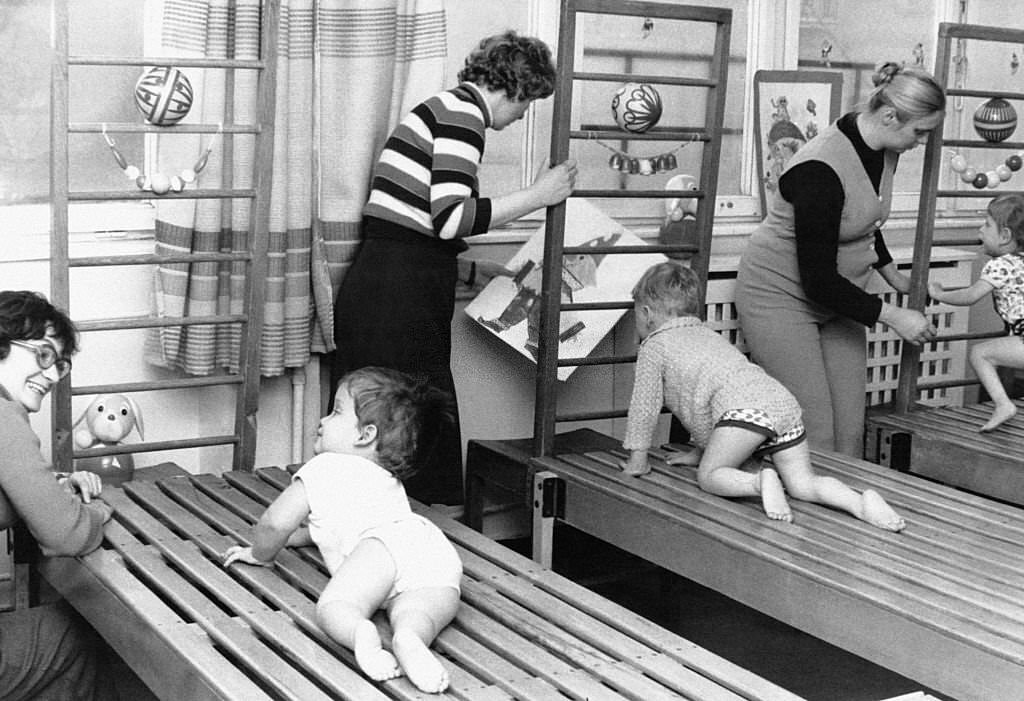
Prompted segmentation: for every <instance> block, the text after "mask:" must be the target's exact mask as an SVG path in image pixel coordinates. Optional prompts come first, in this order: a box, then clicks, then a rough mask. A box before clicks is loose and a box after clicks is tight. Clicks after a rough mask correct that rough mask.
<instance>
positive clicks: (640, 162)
mask: <svg viewBox="0 0 1024 701" xmlns="http://www.w3.org/2000/svg"><path fill="white" fill-rule="evenodd" d="M590 138H591V139H592V140H593V141H595V142H596V143H597V145H598V146H601V147H603V148H606V149H608V150H609V151H611V152H612V155H611V157H610V158H609V159H608V167H609V168H611V169H612V170H617V171H619V172H621V173H626V174H628V175H655V174H657V173H665V172H668V171H670V170H675V169H676V168H678V167H679V162H678V160H677V159H676V153H678V152H679V151H681V150H682V149H684V148H686V147H687V146H688V145H689V144H690V143H692V142H693V141H697V140H698V138H699V137H698V136H697V135H696V134H694V136H693V139H691V141H688V142H685V143H682V144H679V145H678V146H676V147H675V148H674V149H672V150H671V151H666V152H665V153H660V154H658V155H657V156H649V157H639V158H638V157H635V156H631V155H629V154H628V153H625V152H623V151H620V150H618V149H617V148H614V147H612V146H609V145H608V144H606V143H605V142H603V141H601V140H600V139H598V138H594V137H590Z"/></svg>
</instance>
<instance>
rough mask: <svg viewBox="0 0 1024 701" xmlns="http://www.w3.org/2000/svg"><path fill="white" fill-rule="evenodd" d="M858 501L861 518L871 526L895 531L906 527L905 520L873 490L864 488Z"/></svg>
mask: <svg viewBox="0 0 1024 701" xmlns="http://www.w3.org/2000/svg"><path fill="white" fill-rule="evenodd" d="M860 503H861V514H860V517H861V519H863V520H864V521H867V522H868V523H870V524H871V525H872V526H877V527H879V528H884V529H885V530H887V531H896V532H899V531H902V530H903V529H904V528H906V527H907V522H906V521H904V520H903V518H901V517H900V515H899V514H897V513H896V512H895V511H894V510H893V508H892V507H891V506H889V504H888V502H886V501H885V499H883V498H882V495H881V494H879V493H878V492H876V491H875V490H873V489H865V490H864V493H863V494H861V496H860Z"/></svg>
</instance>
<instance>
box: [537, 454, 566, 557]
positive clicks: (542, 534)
mask: <svg viewBox="0 0 1024 701" xmlns="http://www.w3.org/2000/svg"><path fill="white" fill-rule="evenodd" d="M564 511H565V482H564V481H563V480H562V479H561V478H560V477H558V476H557V475H556V474H555V473H553V472H548V471H547V470H544V471H541V472H538V473H536V474H535V475H534V476H533V559H534V561H535V562H538V563H540V564H541V565H542V566H544V567H547V568H549V569H550V568H551V561H552V554H553V550H554V543H553V540H554V535H555V519H557V518H560V517H561V516H562V515H563V513H564Z"/></svg>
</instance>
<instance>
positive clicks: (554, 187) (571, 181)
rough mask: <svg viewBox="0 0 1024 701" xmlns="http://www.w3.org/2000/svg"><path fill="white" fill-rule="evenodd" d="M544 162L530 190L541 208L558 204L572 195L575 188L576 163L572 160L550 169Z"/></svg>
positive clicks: (547, 163)
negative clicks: (538, 200)
mask: <svg viewBox="0 0 1024 701" xmlns="http://www.w3.org/2000/svg"><path fill="white" fill-rule="evenodd" d="M549 163H550V161H545V163H544V165H543V166H542V167H541V169H540V171H539V172H538V173H537V177H536V178H534V180H533V185H531V186H530V188H531V189H532V190H533V191H534V193H535V194H536V195H537V196H538V198H539V199H540V202H541V206H543V207H550V206H551V205H553V204H558V203H559V202H561V201H562V200H564V199H565V198H566V197H568V196H569V195H571V194H572V190H573V188H574V187H576V174H577V170H576V161H575V160H573V159H572V158H570V159H568V160H566V161H564V162H563V163H559V164H558V165H556V166H554V167H552V166H550V165H549Z"/></svg>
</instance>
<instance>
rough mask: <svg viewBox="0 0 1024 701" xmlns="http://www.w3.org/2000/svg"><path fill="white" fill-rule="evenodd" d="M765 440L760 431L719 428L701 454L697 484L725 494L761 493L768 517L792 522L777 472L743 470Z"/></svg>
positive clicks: (755, 494) (747, 495)
mask: <svg viewBox="0 0 1024 701" xmlns="http://www.w3.org/2000/svg"><path fill="white" fill-rule="evenodd" d="M763 442H764V435H763V434H761V433H758V432H757V431H751V430H748V429H745V428H740V427H739V426H721V427H719V428H716V429H715V430H714V431H712V432H711V438H710V440H709V441H708V445H707V447H706V448H705V449H704V454H703V455H702V456H701V460H700V466H699V467H698V468H697V483H698V484H699V485H700V487H701V489H703V490H704V491H706V492H710V493H711V494H717V495H719V496H723V497H754V496H760V497H761V504H762V506H763V507H764V512H765V514H767V515H768V517H769V518H772V519H775V520H779V521H789V520H790V519H791V518H792V513H791V512H790V510H789V502H787V501H786V493H785V491H784V490H783V488H782V484H781V483H780V482H779V477H778V475H777V474H775V471H774V470H772V469H770V468H768V469H766V470H762V471H761V472H760V473H751V472H747V471H745V470H742V469H740V466H741V465H743V464H744V463H745V462H746V461H747V459H748V458H749V457H750V456H751V455H752V454H753V452H754V451H755V450H756V449H757V447H758V446H760V445H761V444H762V443H763Z"/></svg>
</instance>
